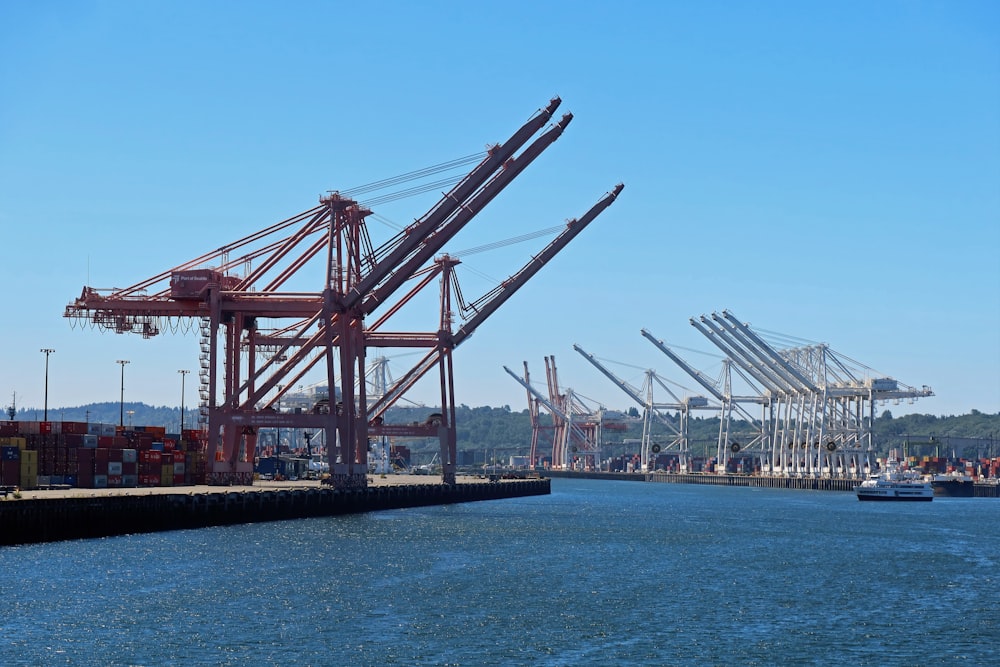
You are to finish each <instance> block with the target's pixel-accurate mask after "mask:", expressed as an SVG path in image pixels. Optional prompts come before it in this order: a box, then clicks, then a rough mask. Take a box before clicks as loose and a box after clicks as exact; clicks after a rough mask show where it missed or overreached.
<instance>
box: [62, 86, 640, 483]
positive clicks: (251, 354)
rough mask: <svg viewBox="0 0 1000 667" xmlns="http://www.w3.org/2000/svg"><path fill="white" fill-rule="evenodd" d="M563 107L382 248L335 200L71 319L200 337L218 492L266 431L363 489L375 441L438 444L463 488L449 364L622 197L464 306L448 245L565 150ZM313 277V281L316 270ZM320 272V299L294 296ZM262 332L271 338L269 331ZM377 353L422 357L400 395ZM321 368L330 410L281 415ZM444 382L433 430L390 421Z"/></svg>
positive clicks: (76, 307) (335, 195)
mask: <svg viewBox="0 0 1000 667" xmlns="http://www.w3.org/2000/svg"><path fill="white" fill-rule="evenodd" d="M559 104H560V100H559V98H553V99H552V100H551V101H550V102H549V103H548V104H547V105H546V106H545V107H544V108H542V109H540V110H539V111H538V112H537V113H536V114H534V115H533V116H532V117H531V118H530V119H529V120H528V122H526V123H525V124H524V125H523V126H521V127H520V128H519V129H518V130H517V131H516V132H515V133H514V134H513V135H512V136H511V137H510V138H509V139H508V140H507V141H505V142H503V143H502V144H495V145H493V146H491V147H490V148H489V149H488V150H487V152H486V156H485V158H483V159H482V161H481V162H479V163H478V164H477V165H476V166H475V167H474V168H473V169H472V171H470V172H469V173H468V174H467V175H466V176H465V177H464V178H462V179H460V180H459V181H458V183H457V184H456V185H455V186H454V187H453V188H452V189H451V190H450V191H448V192H447V193H445V194H444V195H443V196H442V197H441V199H440V200H439V201H438V202H437V204H435V205H434V206H433V207H432V208H431V209H430V210H429V211H427V213H425V214H424V215H423V216H421V217H420V218H418V219H417V220H416V221H415V222H413V223H412V224H411V225H409V226H408V227H406V228H405V229H404V230H402V231H400V232H399V233H398V234H396V235H395V236H393V237H392V238H390V239H389V240H388V241H386V242H385V243H383V244H382V245H379V246H374V245H373V243H372V239H371V235H370V234H369V229H368V226H367V223H366V220H367V218H368V217H369V216H370V215H372V210H370V209H369V208H368V207H367V206H366V205H365V204H364V203H363V202H359V201H357V200H355V199H353V198H351V197H349V196H347V195H346V194H345V195H342V194H341V193H340V192H331V193H330V194H329V195H327V196H323V197H321V198H320V201H319V205H318V206H315V207H313V208H310V209H308V210H306V211H303V212H302V213H299V214H297V215H295V216H292V217H290V218H288V219H286V220H283V221H281V222H279V223H276V224H274V225H272V226H271V227H268V228H266V229H263V230H260V231H258V232H255V233H253V234H250V235H248V236H246V237H244V238H242V239H239V240H237V241H234V242H233V243H230V244H227V245H225V246H223V247H221V248H219V249H218V250H216V251H213V252H209V253H207V254H204V255H201V256H199V257H196V258H194V259H192V260H190V261H187V262H184V263H183V264H180V265H178V266H176V267H174V268H172V269H169V270H167V271H164V272H163V273H159V274H157V275H155V276H153V277H151V278H149V279H147V280H144V281H142V282H140V283H137V284H135V285H132V286H131V287H127V288H124V289H113V290H97V289H95V288H92V287H84V288H83V291H82V293H81V295H80V297H79V298H77V299H76V300H75V301H74V302H73V303H71V304H69V305H68V306H67V307H66V310H65V313H64V315H65V317H67V318H71V319H72V320H74V321H75V322H79V323H84V324H89V325H92V326H95V327H97V328H99V329H101V330H110V331H114V332H116V333H134V334H139V335H141V336H143V337H144V338H152V337H154V336H156V335H158V334H159V333H160V332H161V331H163V330H164V329H170V330H177V329H178V328H179V324H178V323H179V322H182V321H184V322H187V323H190V322H196V323H198V328H199V330H200V332H201V355H200V361H201V372H200V381H201V382H200V393H199V396H200V399H201V409H202V414H203V416H204V422H205V432H204V434H203V439H204V442H205V443H206V444H205V457H206V465H207V471H206V481H207V482H208V483H211V484H248V483H250V482H251V480H252V470H253V455H254V452H255V450H256V439H257V432H258V430H259V429H261V428H283V427H284V428H298V429H309V430H310V431H311V432H312V433H316V432H317V431H320V432H322V433H323V434H324V436H325V442H326V443H327V457H328V463H329V466H330V471H331V476H330V480H329V481H330V483H331V484H333V485H334V486H335V487H337V488H352V487H363V486H366V485H367V472H368V460H367V456H368V449H369V442H370V439H371V438H380V437H383V436H384V437H390V438H391V437H410V436H413V437H434V438H438V440H439V442H440V460H441V464H442V477H443V481H444V482H445V483H449V484H454V483H455V460H456V435H455V433H456V431H455V388H454V381H453V360H452V352H453V350H454V349H455V348H456V347H458V346H459V345H460V344H461V343H462V342H463V341H464V340H466V339H467V338H468V337H469V336H471V335H472V334H473V333H474V332H475V331H476V329H477V328H478V327H479V326H480V325H481V324H482V323H483V322H484V321H485V320H486V319H487V318H489V317H490V316H491V315H492V314H493V313H494V312H495V311H496V310H497V309H498V308H499V307H500V306H501V305H502V304H503V303H505V302H506V301H507V300H508V299H509V298H510V297H511V296H512V295H513V294H514V293H515V292H517V290H518V289H520V288H521V287H522V286H523V285H524V284H525V283H526V282H527V281H528V280H529V279H530V278H531V277H532V276H533V275H534V274H535V273H537V272H538V271H539V270H540V269H541V267H542V266H544V265H545V264H546V263H547V262H548V261H550V260H551V259H552V258H553V257H554V256H555V255H556V254H557V253H558V252H559V251H561V250H562V249H563V248H564V247H565V246H566V245H567V244H568V243H569V242H570V241H571V240H572V239H573V238H574V237H575V236H576V235H577V234H579V233H580V232H581V231H582V230H583V229H584V228H585V227H586V226H587V225H589V224H590V223H591V222H592V221H593V220H594V219H595V218H596V217H597V216H598V215H599V214H600V213H602V212H603V211H604V210H605V209H607V208H608V207H609V206H610V205H611V204H612V203H613V202H614V201H615V199H616V198H617V197H618V195H619V193H621V191H622V189H623V187H624V186H623V185H622V184H620V183H619V184H618V185H616V186H615V187H614V188H613V189H612V190H611V191H610V192H608V193H607V194H606V195H604V196H603V197H602V198H601V199H600V200H599V201H598V202H597V203H596V204H595V205H594V206H592V207H591V208H590V209H589V210H588V211H587V212H586V214H584V215H583V216H582V217H581V218H579V219H571V220H569V221H568V222H567V223H566V226H565V228H563V230H562V231H561V232H560V233H558V234H557V235H556V237H555V238H554V239H553V240H552V241H551V242H550V243H549V244H548V245H547V246H546V247H545V248H544V249H543V250H542V251H541V252H539V253H538V254H536V255H535V256H534V257H532V259H531V260H530V261H529V262H528V263H527V264H525V265H524V266H523V267H522V268H521V269H520V270H518V271H517V272H515V273H514V274H512V275H511V276H510V277H509V278H508V279H506V280H505V281H503V282H502V283H501V284H500V285H499V286H498V287H496V288H494V289H493V290H491V291H489V292H487V293H486V294H484V295H483V296H482V297H480V298H479V299H477V300H475V301H473V302H471V303H466V302H465V301H464V300H463V299H462V296H461V290H460V288H459V285H458V282H457V278H456V276H455V272H454V269H455V267H456V266H457V265H458V264H459V260H458V259H456V258H455V257H452V256H449V255H448V254H446V253H443V252H442V251H443V249H444V246H445V244H446V243H447V242H448V241H449V240H451V239H452V238H453V237H454V236H455V235H456V234H457V233H458V232H459V231H460V230H461V229H463V228H464V227H465V226H466V225H467V224H468V223H469V222H470V221H471V220H472V218H473V217H474V216H475V215H476V214H477V213H478V212H479V211H481V210H482V209H483V207H485V206H486V205H487V204H488V203H489V202H490V201H492V200H493V198H494V197H496V196H497V195H498V194H499V193H500V192H501V191H503V189H504V188H505V187H506V186H507V185H508V184H510V183H511V182H512V181H513V179H514V178H516V177H517V176H518V175H519V174H520V173H521V172H522V171H523V170H524V169H525V168H526V167H527V166H528V165H529V164H531V163H532V161H534V160H535V158H537V157H538V156H539V155H540V154H541V153H542V151H544V150H545V149H546V148H548V147H549V146H551V145H552V143H553V142H555V140H556V139H558V138H559V136H560V135H561V134H562V132H563V130H565V128H566V127H567V125H568V124H569V122H570V121H571V120H572V118H573V117H572V114H565V115H563V116H562V118H561V119H559V120H558V121H557V122H555V123H552V124H551V125H549V123H550V121H551V120H552V118H553V114H554V112H555V111H556V109H557V108H558V106H559ZM547 125H548V128H547V129H544V128H546V126H547ZM543 129H544V131H543ZM539 132H541V134H540V135H539V136H537V137H536V138H535V139H534V140H532V137H535V135H536V134H538V133H539ZM529 141H530V143H529ZM316 266H319V267H320V268H319V271H318V272H311V273H310V272H309V271H308V270H309V269H312V268H313V267H316ZM316 273H318V274H319V283H320V284H318V285H317V289H314V290H313V291H301V290H300V289H294V290H293V289H291V288H292V287H293V286H294V287H298V284H299V283H301V282H302V280H303V277H306V278H308V276H312V277H313V279H315V278H316ZM307 274H308V275H307ZM435 279H437V280H438V283H439V291H440V292H439V297H438V299H437V302H438V304H439V308H438V312H437V313H436V314H435V315H436V317H435V320H434V322H433V324H432V327H429V330H427V331H393V330H392V329H391V328H390V326H391V323H392V322H391V321H392V317H393V315H394V314H396V313H397V312H398V311H399V310H400V309H401V308H402V307H403V306H404V305H406V304H407V303H409V302H411V301H412V300H413V299H414V298H415V297H416V296H417V295H418V294H419V293H421V292H422V291H423V290H424V289H425V288H427V287H428V285H430V284H431V283H432V282H433V281H434V280H435ZM453 295H455V297H454V298H455V299H457V300H458V302H459V303H458V305H459V306H460V307H461V312H462V314H463V315H468V319H466V320H465V321H464V322H456V321H455V319H456V317H455V314H454V311H453ZM265 321H266V322H273V323H274V326H271V327H269V328H265V327H264V323H265ZM370 348H418V349H423V350H426V352H425V353H424V355H423V356H422V358H421V359H420V361H419V362H417V363H416V364H415V365H414V366H413V367H412V368H411V369H410V370H409V371H408V372H406V373H404V374H403V375H402V376H401V377H400V378H399V379H397V380H394V381H393V382H392V384H391V386H387V387H382V388H381V389H380V393H379V394H377V395H374V396H368V393H367V391H366V384H367V383H366V381H365V373H366V360H365V355H366V352H367V350H369V349H370ZM313 369H317V370H316V371H315V372H322V373H323V374H325V377H326V381H327V387H328V391H329V397H328V400H326V401H325V402H324V401H318V402H317V404H316V405H315V407H314V408H313V409H312V410H309V411H302V412H297V413H287V412H281V411H279V410H277V409H275V406H276V405H280V400H281V397H282V396H283V395H284V394H285V393H287V392H289V391H290V390H291V388H292V387H294V386H296V385H298V384H299V383H300V382H301V381H302V379H303V378H304V377H305V376H306V374H307V373H309V372H310V371H313ZM435 369H436V370H437V375H438V381H439V387H440V392H441V411H440V412H438V413H434V414H432V415H431V416H430V418H428V419H427V421H426V422H425V423H420V424H405V425H404V424H386V423H384V414H385V412H386V410H387V409H388V408H389V407H391V406H392V405H393V404H395V403H396V402H397V401H398V400H399V399H400V398H401V397H402V396H403V395H404V394H405V393H406V392H407V391H408V390H410V389H411V388H412V387H413V385H414V384H415V383H416V382H418V381H419V380H420V379H421V378H423V377H424V376H426V375H427V374H428V373H430V372H431V371H433V370H435ZM370 399H371V400H370Z"/></svg>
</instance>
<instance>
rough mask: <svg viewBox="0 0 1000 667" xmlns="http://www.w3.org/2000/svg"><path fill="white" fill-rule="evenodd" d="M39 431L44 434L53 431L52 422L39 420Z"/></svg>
mask: <svg viewBox="0 0 1000 667" xmlns="http://www.w3.org/2000/svg"><path fill="white" fill-rule="evenodd" d="M38 432H39V433H41V434H43V435H44V434H48V433H52V422H38Z"/></svg>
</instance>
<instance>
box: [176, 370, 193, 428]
mask: <svg viewBox="0 0 1000 667" xmlns="http://www.w3.org/2000/svg"><path fill="white" fill-rule="evenodd" d="M177 372H178V373H180V374H181V442H184V376H185V375H187V374H188V373H190V372H191V371H184V370H181V371H177Z"/></svg>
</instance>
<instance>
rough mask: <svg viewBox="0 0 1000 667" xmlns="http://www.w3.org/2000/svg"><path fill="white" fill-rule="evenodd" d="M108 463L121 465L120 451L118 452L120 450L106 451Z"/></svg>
mask: <svg viewBox="0 0 1000 667" xmlns="http://www.w3.org/2000/svg"><path fill="white" fill-rule="evenodd" d="M108 461H111V462H114V463H121V462H122V450H120V449H111V450H109V451H108Z"/></svg>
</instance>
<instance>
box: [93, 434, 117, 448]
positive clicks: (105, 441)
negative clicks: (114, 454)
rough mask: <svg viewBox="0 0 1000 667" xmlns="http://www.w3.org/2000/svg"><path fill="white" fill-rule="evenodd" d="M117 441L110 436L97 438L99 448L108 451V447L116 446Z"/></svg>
mask: <svg viewBox="0 0 1000 667" xmlns="http://www.w3.org/2000/svg"><path fill="white" fill-rule="evenodd" d="M114 443H115V439H114V438H113V437H111V436H110V435H99V436H97V446H98V447H103V448H104V449H107V448H108V447H112V446H114Z"/></svg>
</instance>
